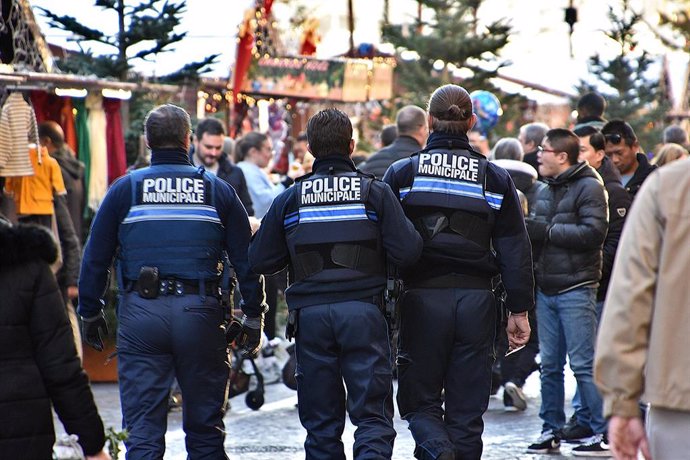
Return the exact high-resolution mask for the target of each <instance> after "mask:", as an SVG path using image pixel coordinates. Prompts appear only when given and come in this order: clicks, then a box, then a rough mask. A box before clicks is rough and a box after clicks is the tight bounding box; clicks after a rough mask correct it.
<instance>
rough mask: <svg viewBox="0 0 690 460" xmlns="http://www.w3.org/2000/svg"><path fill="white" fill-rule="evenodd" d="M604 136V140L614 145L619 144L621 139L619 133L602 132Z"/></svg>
mask: <svg viewBox="0 0 690 460" xmlns="http://www.w3.org/2000/svg"><path fill="white" fill-rule="evenodd" d="M604 137H605V138H606V142H610V143H612V144H614V145H618V144H620V143H621V141H622V140H623V136H621V135H620V134H604Z"/></svg>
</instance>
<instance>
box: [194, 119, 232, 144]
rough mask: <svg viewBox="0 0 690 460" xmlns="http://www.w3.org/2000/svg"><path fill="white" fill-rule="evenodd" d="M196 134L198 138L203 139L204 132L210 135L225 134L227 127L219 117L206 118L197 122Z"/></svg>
mask: <svg viewBox="0 0 690 460" xmlns="http://www.w3.org/2000/svg"><path fill="white" fill-rule="evenodd" d="M194 134H196V138H197V139H198V140H201V138H202V137H204V134H208V135H209V136H225V128H224V127H223V123H221V122H220V120H219V119H217V118H204V119H203V120H199V123H197V125H196V131H194Z"/></svg>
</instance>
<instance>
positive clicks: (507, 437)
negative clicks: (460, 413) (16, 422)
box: [56, 373, 575, 460]
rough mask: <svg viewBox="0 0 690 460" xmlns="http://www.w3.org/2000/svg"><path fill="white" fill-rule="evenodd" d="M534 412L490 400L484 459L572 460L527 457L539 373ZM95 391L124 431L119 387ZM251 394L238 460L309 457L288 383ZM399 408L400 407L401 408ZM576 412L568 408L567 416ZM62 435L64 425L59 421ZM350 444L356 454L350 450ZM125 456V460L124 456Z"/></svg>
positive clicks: (403, 426)
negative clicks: (257, 397) (260, 397)
mask: <svg viewBox="0 0 690 460" xmlns="http://www.w3.org/2000/svg"><path fill="white" fill-rule="evenodd" d="M574 388H575V383H574V380H573V378H572V375H568V376H567V378H566V397H567V400H568V401H569V400H570V397H571V396H572V394H573V392H574ZM524 390H525V393H526V395H527V397H528V408H527V410H526V411H525V412H506V411H505V410H504V408H503V400H502V398H501V394H502V393H501V391H502V390H499V393H498V395H497V396H493V397H492V398H491V400H490V404H489V410H488V411H487V412H486V414H485V415H484V422H485V430H484V437H483V439H484V455H483V457H482V458H483V459H489V460H506V459H520V460H546V459H549V460H557V459H563V458H572V456H571V454H570V450H571V446H569V445H567V444H564V445H563V447H561V455H543V456H542V455H530V454H527V453H525V449H526V447H527V445H528V444H529V443H530V442H532V441H533V440H534V439H536V437H537V436H538V435H539V432H540V429H541V420H540V419H539V404H540V398H539V375H538V373H534V374H532V376H531V377H530V378H529V380H528V381H527V384H526V385H525V388H524ZM93 391H94V395H95V398H96V403H97V404H98V407H99V410H100V412H101V416H102V418H103V421H104V423H105V426H106V427H109V426H112V427H114V428H117V429H119V427H120V423H121V414H120V402H119V392H118V388H117V385H116V384H94V385H93ZM244 397H245V395H244V394H242V395H239V396H236V397H235V398H233V399H231V409H230V411H229V412H228V414H227V415H226V417H225V426H226V429H227V432H228V435H227V438H226V441H225V447H226V451H227V453H228V455H229V456H230V458H231V459H233V460H236V459H237V460H245V459H246V460H272V459H281V460H290V459H295V460H297V459H303V458H304V451H303V448H302V444H303V442H304V436H305V431H304V429H303V428H302V426H301V425H300V423H299V419H298V415H297V408H296V407H295V405H296V403H297V397H296V394H295V392H293V391H291V390H290V389H288V388H287V387H286V386H285V385H283V384H282V383H275V384H271V385H267V386H266V394H265V397H266V403H265V404H264V405H263V406H262V407H261V408H260V409H259V410H258V411H253V410H251V409H249V408H248V407H247V406H246V405H245V403H244ZM396 410H397V409H396ZM571 412H572V410H571V409H570V407H568V408H567V410H566V413H567V414H570V413H571ZM181 427H182V414H181V413H180V412H172V413H171V414H170V415H169V418H168V432H167V434H166V444H167V450H166V455H165V460H184V459H186V453H185V450H184V432H183V431H182V428H181ZM395 427H396V430H397V432H398V437H397V438H396V441H395V450H394V454H393V459H394V460H402V459H411V458H413V457H412V451H413V449H414V441H413V440H412V436H411V435H410V432H409V431H408V429H407V422H405V421H404V420H401V419H400V418H399V417H397V416H396V419H395ZM56 429H57V431H58V433H62V432H63V431H62V426H61V425H60V424H59V422H56ZM353 433H354V427H353V426H352V425H351V424H350V423H349V422H348V424H347V426H346V429H345V434H344V435H343V442H344V443H345V446H346V453H347V455H348V456H347V458H348V459H351V458H352V452H351V446H352V442H353ZM348 446H350V452H347V449H348ZM123 450H124V449H123ZM120 458H124V455H121V457H120Z"/></svg>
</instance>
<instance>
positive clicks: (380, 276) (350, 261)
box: [249, 109, 422, 460]
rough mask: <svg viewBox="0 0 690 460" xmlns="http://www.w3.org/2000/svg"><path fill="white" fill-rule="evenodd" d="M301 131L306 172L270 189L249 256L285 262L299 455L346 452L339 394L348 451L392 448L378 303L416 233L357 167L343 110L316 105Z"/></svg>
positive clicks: (418, 244) (364, 454) (381, 187)
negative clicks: (349, 427)
mask: <svg viewBox="0 0 690 460" xmlns="http://www.w3.org/2000/svg"><path fill="white" fill-rule="evenodd" d="M307 136H308V139H309V151H310V152H311V153H312V154H313V155H314V156H315V157H316V160H315V162H314V167H313V172H312V173H311V174H308V175H306V176H303V177H302V178H301V179H299V180H298V181H297V182H296V184H295V185H294V186H293V187H291V188H289V189H288V190H286V191H284V192H282V193H281V194H280V195H279V196H278V197H277V198H276V199H275V201H274V202H273V204H272V205H271V207H270V209H269V211H268V213H267V214H266V216H265V217H264V219H263V221H262V224H261V228H260V229H259V231H258V232H257V233H256V234H255V235H254V239H253V240H252V244H251V246H250V248H249V262H250V264H251V266H252V269H254V271H255V272H257V273H275V272H277V271H279V270H281V269H283V268H284V267H285V266H288V267H289V274H290V280H291V282H292V284H291V286H290V287H289V288H288V289H287V291H286V293H285V295H286V298H287V304H288V308H289V311H290V317H291V320H290V324H291V328H292V327H296V328H297V330H296V332H295V335H296V358H297V371H296V378H297V397H298V401H299V416H300V420H301V422H302V425H303V426H304V428H305V429H306V430H307V439H306V441H305V443H304V447H305V450H306V458H307V459H329V460H333V459H345V454H344V450H343V449H344V448H343V443H342V441H341V439H340V438H341V435H342V433H343V429H344V426H345V407H346V406H345V404H346V401H347V409H348V412H349V414H350V419H351V420H352V423H353V424H354V425H355V426H357V430H356V432H355V442H354V448H353V452H354V458H355V459H362V458H391V455H392V452H393V440H394V439H395V430H394V429H393V420H392V416H393V399H392V398H393V386H392V372H391V364H392V363H391V351H390V345H389V341H388V329H387V326H386V321H385V318H384V315H383V314H382V312H381V310H380V305H381V297H382V293H383V291H384V288H385V286H386V258H388V260H389V261H391V262H393V263H395V264H398V265H400V266H406V265H409V264H411V263H413V262H414V261H415V260H417V258H418V257H419V254H420V252H421V248H422V240H421V237H420V236H419V234H418V233H417V232H416V231H415V229H414V227H413V226H412V223H411V222H410V221H409V220H407V219H406V218H405V216H404V214H403V212H402V208H401V207H400V203H398V201H397V199H396V197H395V195H393V193H392V192H391V190H390V188H389V187H388V186H387V185H385V184H384V183H383V182H381V181H378V180H375V179H374V176H369V175H365V174H363V173H361V172H359V171H357V170H356V168H355V165H354V163H353V162H352V160H351V159H350V155H351V154H352V150H353V148H354V141H353V139H352V124H351V123H350V120H349V119H348V117H347V115H345V114H344V113H343V112H341V111H340V110H337V109H326V110H323V111H321V112H319V113H317V114H316V115H314V116H313V117H312V118H311V119H310V120H309V122H308V124H307ZM295 316H297V319H296V321H293V320H294V318H295ZM343 380H344V381H345V386H346V387H347V393H346V392H345V388H343ZM346 394H347V396H346Z"/></svg>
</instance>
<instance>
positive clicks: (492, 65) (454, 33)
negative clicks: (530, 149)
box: [383, 0, 524, 132]
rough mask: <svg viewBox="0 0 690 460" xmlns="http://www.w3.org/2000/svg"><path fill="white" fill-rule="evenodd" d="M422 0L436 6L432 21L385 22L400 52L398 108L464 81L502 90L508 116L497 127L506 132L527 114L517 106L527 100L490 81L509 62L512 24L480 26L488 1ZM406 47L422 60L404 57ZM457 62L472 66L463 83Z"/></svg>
mask: <svg viewBox="0 0 690 460" xmlns="http://www.w3.org/2000/svg"><path fill="white" fill-rule="evenodd" d="M420 3H421V4H422V5H423V6H425V7H426V8H430V9H431V10H433V12H434V14H433V19H432V20H431V21H429V22H423V21H422V22H419V20H417V21H416V22H415V24H414V25H412V26H410V28H409V30H408V29H406V27H405V26H401V25H390V24H384V25H383V38H384V40H387V41H390V42H391V43H392V44H393V45H394V46H395V47H396V50H397V51H398V67H397V68H396V72H395V73H396V78H397V85H398V86H399V89H400V91H399V92H398V98H397V100H396V101H395V103H396V106H398V107H400V106H402V105H405V104H415V105H418V106H421V107H424V106H426V103H427V101H428V99H429V95H430V94H431V93H432V92H433V91H434V89H436V88H437V87H439V86H441V85H443V84H446V83H457V84H460V85H462V86H463V87H464V88H465V89H467V90H468V91H470V92H472V91H474V90H478V89H483V90H487V91H491V92H492V93H494V94H496V96H497V97H498V98H499V100H500V101H501V105H502V106H503V110H504V115H503V116H502V117H501V125H499V126H497V127H496V130H497V131H502V132H505V123H506V122H507V121H509V120H510V118H509V117H513V118H514V119H516V120H518V119H520V118H521V112H520V111H519V110H513V109H516V108H518V107H519V103H520V102H521V101H522V100H524V98H523V97H522V96H519V95H508V94H505V93H503V92H502V91H500V90H499V89H498V88H496V87H495V86H494V85H492V84H491V82H490V81H489V80H490V79H491V78H493V77H495V76H496V75H497V72H498V69H500V68H501V67H502V66H503V65H505V64H504V63H503V62H502V61H501V60H500V51H501V49H502V48H503V47H504V46H505V45H506V44H507V43H508V38H509V36H510V33H511V26H510V24H509V23H508V21H507V20H505V19H501V20H498V21H495V22H493V23H491V24H488V25H486V26H480V25H479V22H478V20H477V12H478V10H479V8H480V7H481V5H482V0H421V1H420ZM417 30H422V33H417V32H416V31H417ZM405 50H414V51H416V52H417V53H418V54H419V59H418V60H408V61H406V60H403V59H401V58H400V56H399V54H400V52H402V51H405ZM439 59H440V60H441V61H443V62H444V63H445V64H446V65H445V67H444V68H443V69H442V70H440V71H439V70H435V69H434V62H435V61H437V60H439ZM453 66H454V67H457V68H464V69H469V71H470V72H468V74H471V76H470V77H468V78H464V79H462V80H461V81H460V80H459V79H457V78H454V77H453V76H452V71H451V68H452V67H453ZM449 67H450V68H449ZM508 104H510V105H508Z"/></svg>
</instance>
